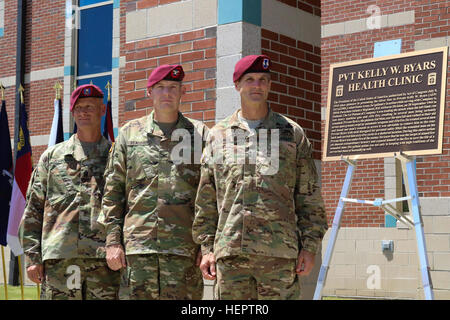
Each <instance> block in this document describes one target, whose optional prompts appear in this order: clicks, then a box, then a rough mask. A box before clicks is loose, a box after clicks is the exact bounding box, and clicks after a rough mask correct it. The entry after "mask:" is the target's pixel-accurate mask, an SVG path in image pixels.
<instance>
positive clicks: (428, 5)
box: [414, 0, 450, 197]
mask: <svg viewBox="0 0 450 320" xmlns="http://www.w3.org/2000/svg"><path fill="white" fill-rule="evenodd" d="M415 10H416V15H415V17H416V21H415V37H414V39H415V40H416V41H417V40H424V39H432V38H440V37H449V36H450V26H449V23H450V11H449V3H448V1H424V0H422V1H417V2H416V7H415ZM447 75H448V76H447V95H446V100H447V102H446V108H445V109H446V112H445V118H444V139H443V154H442V155H439V156H425V157H420V158H418V159H417V181H418V188H419V195H420V196H422V197H450V165H449V160H450V111H449V110H450V109H449V108H450V99H449V97H450V64H449V65H448V70H447Z"/></svg>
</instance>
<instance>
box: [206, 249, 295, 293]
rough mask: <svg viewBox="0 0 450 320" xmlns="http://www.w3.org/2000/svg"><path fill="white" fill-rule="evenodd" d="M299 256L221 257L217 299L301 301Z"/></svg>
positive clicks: (217, 269) (216, 288)
mask: <svg viewBox="0 0 450 320" xmlns="http://www.w3.org/2000/svg"><path fill="white" fill-rule="evenodd" d="M296 265H297V259H283V258H274V257H265V256H255V255H239V256H229V257H224V258H220V259H218V261H217V264H216V271H217V282H216V286H215V298H216V299H219V300H270V299H273V300H299V299H300V282H299V281H298V276H297V274H296V273H295V267H296Z"/></svg>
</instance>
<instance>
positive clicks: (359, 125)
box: [323, 47, 448, 161]
mask: <svg viewBox="0 0 450 320" xmlns="http://www.w3.org/2000/svg"><path fill="white" fill-rule="evenodd" d="M447 57H448V47H443V48H436V49H430V50H423V51H416V52H409V53H405V54H398V55H392V56H386V57H381V58H374V59H364V60H358V61H351V62H346V63H339V64H332V65H331V66H330V81H329V86H328V105H327V118H326V126H325V143H324V156H323V160H325V161H330V160H338V159H341V156H344V157H348V158H350V159H367V158H375V157H389V156H393V155H394V153H396V152H399V151H402V152H403V153H404V154H407V155H427V154H441V153H442V138H443V127H444V112H445V96H446V88H445V87H446V83H447Z"/></svg>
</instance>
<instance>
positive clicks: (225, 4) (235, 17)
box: [217, 0, 261, 26]
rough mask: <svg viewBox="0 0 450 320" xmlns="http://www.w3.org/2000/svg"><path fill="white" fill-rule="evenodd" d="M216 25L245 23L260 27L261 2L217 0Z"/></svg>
mask: <svg viewBox="0 0 450 320" xmlns="http://www.w3.org/2000/svg"><path fill="white" fill-rule="evenodd" d="M217 11H218V12H217V13H218V14H217V17H218V24H219V25H222V24H227V23H233V22H240V21H245V22H248V23H251V24H254V25H256V26H261V0H219V3H218V8H217Z"/></svg>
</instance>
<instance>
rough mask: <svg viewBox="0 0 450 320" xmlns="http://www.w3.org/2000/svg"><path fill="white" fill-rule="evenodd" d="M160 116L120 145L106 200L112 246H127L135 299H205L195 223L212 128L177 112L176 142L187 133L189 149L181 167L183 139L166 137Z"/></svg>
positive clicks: (128, 130) (124, 131)
mask: <svg viewBox="0 0 450 320" xmlns="http://www.w3.org/2000/svg"><path fill="white" fill-rule="evenodd" d="M153 115H154V113H153V112H152V113H151V114H150V115H148V116H145V117H142V118H140V119H137V120H133V121H130V122H129V123H127V124H126V125H125V126H124V127H123V128H121V130H120V132H119V136H118V138H117V141H116V143H115V144H114V147H113V151H112V153H111V156H110V159H109V161H108V166H107V169H106V173H105V174H106V185H105V195H104V197H103V214H104V224H105V227H106V232H107V237H106V244H107V245H114V244H123V245H124V247H125V252H126V257H127V267H128V278H129V285H130V288H129V290H130V299H201V297H202V291H203V282H202V277H201V273H200V272H199V269H198V267H195V258H196V255H197V252H198V251H199V246H198V245H197V244H195V243H194V242H193V239H192V222H193V220H194V200H195V195H196V192H197V186H198V182H199V179H200V164H199V159H200V156H201V153H202V147H203V137H204V136H206V134H207V127H206V126H205V125H203V124H202V123H201V122H200V121H196V120H191V119H188V118H186V117H184V116H183V115H182V114H181V113H178V116H179V118H178V122H177V124H176V126H175V128H174V132H173V133H172V139H174V134H175V133H176V132H179V130H177V129H183V130H182V131H184V132H185V133H186V134H187V136H186V137H185V139H190V143H188V147H189V150H188V151H187V153H185V154H183V155H184V156H185V157H186V161H185V162H184V163H181V164H176V163H175V162H174V161H173V158H171V154H172V153H176V154H178V151H179V150H178V149H177V148H178V147H177V144H178V143H179V141H178V140H176V141H171V138H170V137H166V136H164V133H163V132H162V130H161V129H160V128H159V126H158V125H157V123H156V122H155V121H154V120H153ZM180 141H181V139H180ZM184 141H187V142H189V140H184ZM195 143H197V146H196V147H195V146H194V144H195ZM195 150H197V153H195V152H194V151H195ZM180 154H181V153H180ZM187 162H189V163H187Z"/></svg>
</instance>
